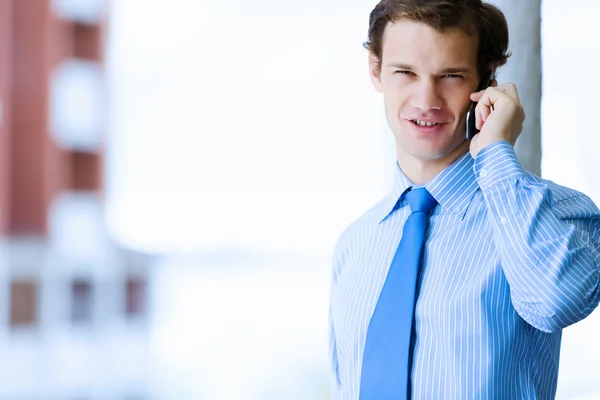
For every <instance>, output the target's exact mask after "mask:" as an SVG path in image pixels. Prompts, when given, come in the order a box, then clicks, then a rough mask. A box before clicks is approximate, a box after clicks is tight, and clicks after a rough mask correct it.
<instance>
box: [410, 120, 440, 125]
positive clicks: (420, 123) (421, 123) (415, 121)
mask: <svg viewBox="0 0 600 400" xmlns="http://www.w3.org/2000/svg"><path fill="white" fill-rule="evenodd" d="M413 122H414V123H415V124H417V125H420V126H434V125H437V123H435V122H424V121H419V120H418V119H413Z"/></svg>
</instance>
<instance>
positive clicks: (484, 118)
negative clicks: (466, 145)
mask: <svg viewBox="0 0 600 400" xmlns="http://www.w3.org/2000/svg"><path fill="white" fill-rule="evenodd" d="M471 100H472V101H475V102H478V104H477V107H475V120H476V126H477V129H479V130H480V132H479V133H478V134H477V135H475V137H473V139H472V140H471V148H470V150H471V156H473V158H475V157H476V156H477V153H479V152H480V151H481V149H483V148H484V147H486V146H487V145H489V144H492V143H494V142H497V141H500V140H506V141H507V142H509V143H510V144H512V145H513V146H514V144H515V142H516V141H517V138H518V137H519V135H520V134H521V131H522V130H523V121H524V120H525V111H524V110H523V106H522V105H521V101H520V100H519V94H518V93H517V88H516V87H515V85H514V84H512V83H505V84H504V85H500V86H497V83H496V81H494V82H493V83H492V86H490V87H488V88H487V89H485V90H482V91H480V92H475V93H472V94H471Z"/></svg>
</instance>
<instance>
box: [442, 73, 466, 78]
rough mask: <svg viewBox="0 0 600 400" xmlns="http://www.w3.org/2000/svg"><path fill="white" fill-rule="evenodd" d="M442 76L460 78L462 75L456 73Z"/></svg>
mask: <svg viewBox="0 0 600 400" xmlns="http://www.w3.org/2000/svg"><path fill="white" fill-rule="evenodd" d="M442 77H443V78H452V79H462V77H463V76H462V75H457V74H446V75H443V76H442Z"/></svg>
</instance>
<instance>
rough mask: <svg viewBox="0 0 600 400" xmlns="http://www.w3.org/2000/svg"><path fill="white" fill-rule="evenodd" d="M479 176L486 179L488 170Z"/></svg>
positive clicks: (482, 171)
mask: <svg viewBox="0 0 600 400" xmlns="http://www.w3.org/2000/svg"><path fill="white" fill-rule="evenodd" d="M479 176H480V177H482V178H485V177H486V176H487V169H484V170H481V172H480V173H479Z"/></svg>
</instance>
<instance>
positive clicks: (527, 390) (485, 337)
mask: <svg viewBox="0 0 600 400" xmlns="http://www.w3.org/2000/svg"><path fill="white" fill-rule="evenodd" d="M411 186H412V183H411V182H410V181H409V180H408V179H407V178H406V177H405V176H404V174H403V173H402V172H401V170H400V169H399V168H397V174H396V177H395V182H394V185H393V188H392V190H391V193H390V194H389V195H388V196H387V197H385V198H384V199H383V200H381V201H380V202H379V203H378V204H376V205H375V206H374V207H373V208H371V209H370V210H369V211H367V212H366V213H365V214H363V215H362V216H361V217H360V218H358V219H357V220H356V221H354V222H353V223H352V224H351V225H350V226H349V227H348V228H346V229H345V230H344V232H343V233H342V235H341V237H340V239H339V241H338V243H337V245H336V248H335V256H334V263H333V275H332V282H331V284H332V286H331V302H330V356H331V366H332V380H331V391H332V400H354V399H358V393H359V384H360V376H361V364H362V356H363V349H364V345H365V337H366V333H367V328H368V325H369V320H370V318H371V315H372V314H373V310H374V308H375V305H376V303H377V299H378V297H379V293H380V291H381V288H382V286H383V283H384V281H385V277H386V274H387V271H388V268H389V266H390V264H391V262H392V258H393V256H394V253H395V251H396V248H397V246H398V243H399V242H400V238H401V235H402V226H403V224H404V221H405V220H406V219H407V218H408V215H409V213H410V209H409V207H407V206H406V204H405V201H404V200H403V201H402V202H400V203H398V199H399V198H400V196H401V194H402V193H403V192H404V191H405V190H406V189H407V188H409V187H411ZM425 187H426V188H427V190H429V192H430V193H431V194H432V195H433V197H435V199H436V200H437V202H438V205H436V206H435V208H434V209H433V210H432V211H431V213H430V216H429V222H428V224H429V225H428V231H427V233H426V236H425V240H426V241H425V245H424V249H423V258H422V266H421V271H422V272H421V278H420V281H419V282H420V283H419V284H420V289H419V297H418V300H417V304H416V310H415V330H416V341H415V347H414V359H413V360H414V361H413V371H412V390H413V399H417V400H420V399H427V400H429V399H444V400H453V399H457V400H458V399H460V400H463V399H465V400H466V399H469V400H471V399H493V400H505V399H506V400H518V399H526V400H532V399H543V400H546V399H553V398H554V396H555V393H556V386H557V376H558V364H559V355H560V341H561V332H562V329H563V328H565V327H567V326H569V325H571V324H574V323H576V322H577V321H580V320H581V319H583V318H585V317H586V316H588V315H589V314H590V313H591V312H592V311H593V310H594V309H595V308H596V306H597V305H598V302H599V301H600V287H599V286H600V210H598V208H597V207H596V206H595V205H594V203H593V202H592V201H591V200H590V199H589V198H588V197H586V196H585V195H583V194H581V193H579V192H577V191H575V190H572V189H568V188H565V187H563V186H559V185H557V184H555V183H553V182H550V181H547V180H543V179H541V178H539V177H537V176H535V175H533V174H530V173H528V172H526V171H525V170H524V169H523V167H522V166H521V164H520V163H519V161H518V159H517V157H516V154H515V152H514V150H513V148H512V146H511V145H510V144H509V143H508V142H496V143H494V144H492V145H489V146H488V147H486V148H485V149H483V150H482V151H481V152H480V153H479V154H478V155H477V157H476V160H473V158H472V157H471V155H470V153H469V152H467V153H465V154H464V155H463V156H461V157H460V158H459V159H458V160H457V161H455V162H454V163H453V164H452V165H450V166H449V167H448V168H446V169H445V170H444V171H442V172H441V173H440V174H438V175H437V176H436V177H435V178H433V179H432V180H431V181H430V182H428V183H427V184H426V185H425ZM397 203H398V204H397ZM382 400H385V399H382Z"/></svg>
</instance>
